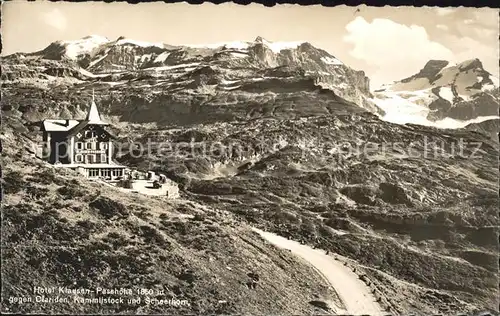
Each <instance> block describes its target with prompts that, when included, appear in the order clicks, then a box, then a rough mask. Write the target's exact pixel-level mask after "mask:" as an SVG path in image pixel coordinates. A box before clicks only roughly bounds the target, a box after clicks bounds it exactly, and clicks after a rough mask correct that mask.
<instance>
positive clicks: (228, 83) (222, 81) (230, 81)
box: [220, 79, 240, 85]
mask: <svg viewBox="0 0 500 316" xmlns="http://www.w3.org/2000/svg"><path fill="white" fill-rule="evenodd" d="M220 82H221V83H222V84H226V85H230V84H233V83H236V82H240V80H226V79H222V80H221V81H220Z"/></svg>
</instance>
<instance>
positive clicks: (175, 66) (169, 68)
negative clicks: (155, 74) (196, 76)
mask: <svg viewBox="0 0 500 316" xmlns="http://www.w3.org/2000/svg"><path fill="white" fill-rule="evenodd" d="M199 64H200V63H188V64H179V65H173V66H161V67H150V68H145V69H144V70H155V71H163V70H172V69H179V68H188V67H192V66H198V65H199ZM194 69H195V68H194Z"/></svg>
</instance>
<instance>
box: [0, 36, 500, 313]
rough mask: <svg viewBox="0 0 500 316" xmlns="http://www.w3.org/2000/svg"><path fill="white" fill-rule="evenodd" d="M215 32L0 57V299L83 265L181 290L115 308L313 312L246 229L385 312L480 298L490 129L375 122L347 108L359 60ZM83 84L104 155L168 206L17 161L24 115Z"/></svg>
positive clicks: (490, 228)
mask: <svg viewBox="0 0 500 316" xmlns="http://www.w3.org/2000/svg"><path fill="white" fill-rule="evenodd" d="M89 42H90V44H89ZM74 45H76V46H74ZM214 46H215V47H205V48H200V47H170V46H166V45H163V44H158V45H156V44H155V45H152V44H148V43H138V42H133V43H131V41H130V40H127V39H123V38H122V39H118V40H116V41H109V40H107V39H102V38H95V37H91V38H86V39H83V40H82V41H77V42H59V43H55V44H52V45H51V46H49V47H48V48H46V49H45V50H43V51H41V52H36V53H32V54H16V55H12V56H8V57H4V58H2V68H3V69H2V70H4V71H2V79H3V82H4V84H3V86H2V90H3V91H2V93H3V98H2V115H3V130H2V142H3V147H4V148H5V151H4V156H5V159H4V166H6V171H4V173H3V175H4V186H5V194H6V196H5V201H6V207H5V208H4V212H3V214H4V215H3V216H4V217H3V218H4V222H5V223H6V225H7V226H5V227H7V228H6V229H2V234H3V235H2V242H6V243H7V244H2V246H9V247H7V248H8V249H10V250H9V251H11V252H10V253H8V254H7V256H4V259H3V262H2V272H3V274H4V275H9V276H10V279H8V280H7V283H5V284H8V286H4V287H3V290H4V291H5V292H4V293H2V294H3V295H2V297H8V296H24V295H28V291H29V290H30V286H32V285H34V283H33V282H35V280H34V279H36V282H39V281H40V280H43V282H44V284H47V285H53V284H69V283H70V282H73V281H74V280H75V278H76V276H77V275H83V276H85V278H83V279H84V280H85V281H82V282H87V283H85V284H84V285H92V286H96V285H101V284H104V285H107V286H109V284H112V285H115V286H120V285H122V284H124V286H125V285H127V286H137V287H139V286H140V287H146V288H148V287H163V288H164V289H165V291H166V292H165V293H167V294H168V295H167V296H166V297H170V298H171V297H178V298H179V297H184V298H187V299H189V300H190V301H192V302H195V304H194V305H193V304H192V305H191V306H189V307H183V308H182V309H181V310H179V309H175V310H174V309H165V308H160V307H157V308H154V307H151V306H149V307H131V306H125V307H123V310H120V311H122V312H137V313H144V312H157V313H165V312H172V313H178V312H179V311H180V312H182V313H196V314H198V313H250V314H259V313H269V312H270V311H271V313H275V314H307V313H310V312H312V311H314V310H311V309H310V308H312V307H311V306H313V305H311V304H309V302H310V301H311V300H322V299H324V298H325V297H326V296H327V294H328V293H327V290H326V289H325V288H323V285H322V284H323V283H322V282H321V280H318V279H317V278H316V277H315V276H314V275H315V274H314V273H313V272H312V271H310V270H308V268H307V267H304V266H303V265H302V264H300V263H298V262H297V261H296V260H295V259H293V258H292V257H290V256H289V255H287V254H286V253H283V252H279V251H276V249H274V248H270V247H269V246H268V245H266V244H263V243H262V241H261V240H260V239H259V238H257V236H255V235H252V234H250V233H249V231H248V229H247V227H248V226H247V225H251V226H254V227H258V228H261V229H265V230H270V231H273V232H275V233H278V234H280V235H284V236H289V237H291V238H293V239H296V240H301V241H303V242H305V243H307V244H310V245H313V246H316V247H320V248H323V249H328V250H329V251H331V252H335V253H339V254H341V255H342V256H345V257H347V258H350V260H351V263H350V265H351V266H352V267H353V269H355V270H356V271H358V272H359V271H361V272H362V273H363V274H364V275H363V276H360V278H362V279H363V280H364V282H367V284H368V283H369V284H370V287H371V288H372V290H373V291H374V293H376V295H377V297H379V298H380V300H381V302H383V304H384V307H385V308H386V309H387V310H388V311H391V312H392V313H393V314H396V315H397V314H408V313H415V314H422V313H446V314H457V313H461V312H467V313H469V312H473V311H477V310H484V309H492V310H498V306H497V298H496V294H497V285H498V280H497V274H498V267H497V266H498V265H497V259H498V233H497V226H498V214H497V205H498V182H497V179H498V165H497V162H498V150H499V144H498V141H497V140H494V139H492V138H491V135H490V133H489V130H490V129H491V128H494V124H495V123H492V126H493V127H492V126H484V125H485V124H483V123H481V124H479V125H478V126H473V125H471V126H469V129H474V130H475V131H471V130H469V129H456V130H446V129H437V128H432V127H425V126H419V125H412V124H407V125H396V124H392V123H389V122H385V121H382V120H380V119H379V118H378V117H377V116H376V115H374V114H372V113H369V112H367V111H366V109H367V107H368V106H366V105H363V103H362V102H358V101H359V98H361V99H363V100H368V99H369V98H371V96H370V95H369V94H368V93H369V90H368V81H367V79H366V77H365V76H364V74H362V73H360V72H355V71H353V70H350V68H348V67H347V66H345V65H340V63H339V62H338V61H336V59H334V57H333V56H330V55H328V56H327V55H324V54H326V53H325V52H323V51H321V50H319V49H316V48H314V47H312V46H311V45H309V44H307V43H302V44H300V43H293V44H290V43H287V44H286V45H285V44H283V43H279V44H277V43H269V42H267V41H265V40H263V39H257V40H256V41H255V42H251V43H230V44H226V45H225V46H220V45H214ZM75 47H76V48H75ZM282 49H283V50H282ZM278 50H279V52H277V51H278ZM75 52H76V53H75ZM146 55H150V56H149V57H144V56H146ZM327 57H328V58H327ZM323 58H325V59H323ZM325 60H326V61H325ZM433 67H434V66H433ZM439 67H441V65H437V66H435V67H434V68H439ZM443 67H444V66H443ZM431 68H432V67H431ZM321 71H324V72H325V74H322V73H320V72H321ZM435 71H436V70H435V69H434V70H432V71H431V70H429V72H431V73H432V72H435ZM440 71H441V70H440ZM326 73H328V75H326ZM323 75H324V77H322V76H323ZM425 75H426V76H430V74H429V73H427V74H425ZM416 80H419V79H416ZM410 81H414V79H411V80H410ZM343 84H345V85H346V86H347V87H346V88H345V89H344V91H340V90H342V89H340V90H339V87H342V85H343ZM328 85H333V87H329V86H328ZM335 89H338V90H335ZM92 90H95V94H96V102H97V104H98V105H99V108H100V110H101V111H102V113H103V115H104V117H105V118H106V119H108V120H110V121H111V122H112V123H114V124H113V133H114V134H116V135H117V136H118V142H117V146H118V149H119V150H118V153H117V159H119V160H120V161H121V162H123V163H124V164H127V165H130V166H132V167H138V168H140V169H144V170H146V169H154V170H156V171H160V172H162V173H165V174H167V175H168V176H169V177H170V178H172V179H174V180H175V181H177V182H178V183H179V184H180V188H181V191H182V192H181V198H180V199H179V200H178V201H170V202H165V201H158V200H155V199H152V198H148V197H142V196H137V197H134V196H127V195H123V194H119V193H117V192H115V191H112V190H111V189H110V188H108V187H101V186H97V185H96V184H95V183H92V182H88V181H86V180H84V179H80V178H78V177H77V176H76V175H75V174H73V173H71V172H64V171H63V170H59V171H54V170H53V169H51V168H50V166H48V165H47V164H45V163H43V162H40V161H37V160H36V158H34V157H33V153H34V151H35V147H36V143H37V141H39V140H40V138H41V136H40V133H39V122H40V120H42V119H44V118H54V117H60V118H81V117H83V116H84V113H85V111H86V110H87V108H88V104H89V103H88V102H89V100H90V97H91V94H92ZM419 91H420V90H419ZM485 93H487V92H485ZM360 105H361V106H360ZM362 106H365V108H363V107H362ZM372 110H373V111H376V109H372ZM488 125H489V124H488ZM133 142H137V143H140V144H142V145H144V147H145V148H148V147H149V150H148V151H146V152H144V151H143V152H142V154H141V152H140V150H139V149H138V148H137V147H134V146H132V145H131V144H132V143H133ZM138 151H139V152H138ZM202 213H203V214H202ZM197 214H199V215H198V216H197V217H196V219H195V218H191V217H190V216H186V215H195V216H196V215H197ZM110 217H111V220H110ZM40 218H43V219H44V220H43V221H42V220H40ZM77 238H79V239H78V240H77ZM68 240H70V241H71V243H68V242H67V241H68ZM42 244H43V245H46V244H49V245H51V247H41V246H40V245H42ZM70 247H73V248H70ZM7 248H4V249H7ZM141 254H142V255H143V256H141ZM34 258H41V259H34ZM68 258H69V259H68ZM78 258H80V261H79V260H78ZM211 258H212V259H211ZM82 262H85V263H87V264H82ZM125 262H126V263H127V267H128V268H127V269H125V270H120V269H118V268H117V269H111V267H118V266H120V267H122V269H124V268H123V265H124V264H125ZM165 262H169V264H168V265H166V264H165ZM97 263H99V264H97ZM92 266H94V267H102V269H103V270H98V269H97V270H92V271H88V270H85V269H86V268H85V267H87V268H88V267H92ZM20 267H21V268H22V269H20ZM227 267H229V268H230V269H228V268H227ZM235 267H238V268H235ZM99 269H100V268H99ZM40 270H43V271H46V273H45V274H44V275H39V272H38V271H40ZM26 271H27V272H26ZM120 271H123V272H120ZM253 273H257V274H258V275H259V276H260V280H261V281H259V285H258V287H257V288H256V289H253V288H252V287H251V286H248V285H247V282H249V278H250V279H251V278H252V277H251V276H253V277H255V275H254V274H253ZM130 275H134V276H135V277H136V278H135V279H132V278H130ZM32 276H36V277H35V278H33V277H32ZM271 280H272V281H271ZM276 280H284V281H283V282H276ZM133 282H136V283H133ZM79 286H80V285H79ZM81 286H83V285H81ZM232 297H235V298H234V299H232ZM311 297H313V298H312V299H311ZM2 306H6V307H8V308H9V311H13V310H14V311H19V312H22V311H27V310H30V311H33V308H32V307H33V306H29V305H26V306H24V307H23V306H21V307H20V306H17V305H12V304H10V305H5V303H3V304H2ZM15 308H18V309H17V310H16V309H15ZM74 308H75V306H64V305H63V306H57V307H54V308H53V309H50V307H47V309H45V310H40V311H39V312H54V311H56V312H61V313H64V312H68V311H70V310H71V311H74ZM77 308H80V310H79V311H81V312H91V313H101V312H116V311H118V309H116V308H112V307H110V308H108V309H106V310H102V309H99V307H96V306H91V307H85V306H77ZM2 311H4V310H2Z"/></svg>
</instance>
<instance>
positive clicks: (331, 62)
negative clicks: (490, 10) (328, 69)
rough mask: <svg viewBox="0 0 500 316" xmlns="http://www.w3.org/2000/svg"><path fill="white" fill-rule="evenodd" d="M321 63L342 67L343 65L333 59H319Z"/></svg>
mask: <svg viewBox="0 0 500 316" xmlns="http://www.w3.org/2000/svg"><path fill="white" fill-rule="evenodd" d="M321 61H323V62H324V63H325V64H328V65H343V64H344V63H343V62H341V61H340V60H338V59H337V58H334V57H321Z"/></svg>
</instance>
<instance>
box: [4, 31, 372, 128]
mask: <svg viewBox="0 0 500 316" xmlns="http://www.w3.org/2000/svg"><path fill="white" fill-rule="evenodd" d="M2 61H3V71H2V80H3V82H4V89H5V91H6V92H7V93H6V95H7V98H8V95H9V93H8V91H9V89H10V87H18V86H19V85H21V86H26V87H34V88H35V89H36V90H38V93H45V94H47V93H48V94H54V93H59V92H60V93H61V94H63V95H64V94H66V96H65V97H62V96H61V98H60V99H59V101H60V102H62V103H63V104H64V102H67V101H69V100H68V99H71V96H69V95H75V96H79V97H82V96H83V94H85V93H88V92H89V91H90V90H91V89H94V90H95V91H96V94H97V95H98V98H103V99H102V100H100V102H101V103H102V104H103V105H102V107H103V111H104V112H105V113H106V112H107V114H109V115H114V116H118V117H120V118H121V119H124V120H134V119H135V120H137V121H138V122H143V123H144V122H151V121H164V122H165V123H173V122H176V121H179V120H180V121H183V120H191V121H193V122H197V121H199V120H202V119H203V117H207V118H209V119H210V117H211V118H212V119H219V120H220V119H222V120H224V119H227V118H228V117H230V118H238V117H239V118H251V117H255V116H259V117H260V116H270V117H285V118H286V117H295V116H301V115H308V114H309V115H314V114H318V113H319V114H327V113H329V107H330V105H329V104H330V103H331V101H332V100H341V101H342V102H344V101H345V103H351V104H356V105H358V106H360V107H361V108H364V109H365V110H369V111H373V112H380V113H381V111H380V110H379V109H378V108H377V107H376V106H375V105H374V103H373V102H372V101H371V93H370V89H369V79H368V78H367V77H366V76H365V74H364V72H362V71H355V70H353V69H351V68H350V67H348V66H346V65H344V64H343V63H341V62H340V61H339V60H338V59H336V58H335V57H334V56H332V55H330V54H329V53H327V52H326V51H324V50H321V49H318V48H315V47H314V46H312V45H311V44H309V43H307V42H303V43H272V42H268V41H266V40H265V39H263V38H260V37H259V38H257V39H256V40H255V41H254V42H235V43H226V44H220V45H218V44H217V45H212V46H210V47H189V46H169V45H164V44H150V43H143V42H137V41H133V40H128V39H125V38H118V39H117V40H115V41H109V40H107V39H105V38H102V37H97V36H91V37H87V38H84V39H81V40H78V41H65V42H64V41H60V42H55V43H52V44H50V45H49V46H48V47H47V48H45V49H44V50H41V51H39V52H35V53H30V54H20V53H17V54H14V55H10V56H6V57H3V58H2ZM52 86H54V88H55V89H56V90H59V92H58V91H53V90H52V89H51V88H50V87H52ZM33 93H36V92H35V91H33ZM68 96H69V97H68ZM54 98H59V97H54ZM131 99H134V100H133V101H132V104H130V102H131V101H130V100H131ZM314 100H318V101H317V102H314ZM124 103H125V104H124ZM138 104H144V105H138ZM146 104H147V106H146ZM251 104H259V105H255V106H252V105H251ZM27 106H29V105H27ZM137 107H141V108H142V109H143V110H146V112H149V113H148V114H147V115H146V114H142V115H143V117H142V118H141V117H140V116H141V115H139V117H137V115H136V110H137ZM146 107H147V109H145V108H146ZM62 109H63V108H61V109H59V110H60V111H59V115H60V114H61V111H62ZM57 110H58V109H57V106H56V107H55V108H54V106H51V111H53V115H56V114H57V113H56V112H57ZM214 111H215V112H216V113H213V112H214ZM39 113H40V114H41V111H39ZM43 116H44V115H43V114H42V117H43ZM134 117H135V118H134Z"/></svg>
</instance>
